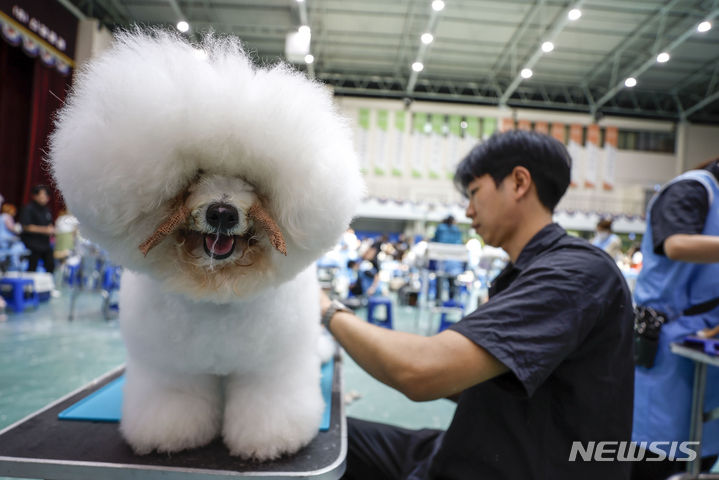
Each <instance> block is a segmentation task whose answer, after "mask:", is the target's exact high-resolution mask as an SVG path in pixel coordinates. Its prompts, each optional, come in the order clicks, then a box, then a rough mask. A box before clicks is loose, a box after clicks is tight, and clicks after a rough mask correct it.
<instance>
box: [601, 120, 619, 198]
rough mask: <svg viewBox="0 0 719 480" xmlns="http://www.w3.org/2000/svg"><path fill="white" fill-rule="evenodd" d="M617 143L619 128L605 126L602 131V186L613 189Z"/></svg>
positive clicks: (605, 188)
mask: <svg viewBox="0 0 719 480" xmlns="http://www.w3.org/2000/svg"><path fill="white" fill-rule="evenodd" d="M618 143H619V130H618V129H617V127H607V129H606V130H605V131H604V168H603V175H602V177H603V181H602V188H604V190H612V189H614V167H615V165H616V162H617V145H618Z"/></svg>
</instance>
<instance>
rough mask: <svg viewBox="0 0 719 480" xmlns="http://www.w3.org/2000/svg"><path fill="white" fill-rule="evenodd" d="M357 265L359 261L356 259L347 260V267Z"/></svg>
mask: <svg viewBox="0 0 719 480" xmlns="http://www.w3.org/2000/svg"><path fill="white" fill-rule="evenodd" d="M355 265H357V262H356V261H354V260H348V261H347V268H352V267H354V266H355Z"/></svg>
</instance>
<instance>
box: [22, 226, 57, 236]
mask: <svg viewBox="0 0 719 480" xmlns="http://www.w3.org/2000/svg"><path fill="white" fill-rule="evenodd" d="M22 229H23V231H25V232H30V233H42V234H45V235H52V234H53V233H55V228H54V227H53V226H52V225H44V226H43V225H23V226H22Z"/></svg>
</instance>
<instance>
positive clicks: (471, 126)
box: [462, 117, 486, 157]
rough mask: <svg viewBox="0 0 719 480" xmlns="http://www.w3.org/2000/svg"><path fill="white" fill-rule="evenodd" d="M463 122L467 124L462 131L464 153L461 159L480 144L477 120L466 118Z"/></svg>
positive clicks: (475, 118)
mask: <svg viewBox="0 0 719 480" xmlns="http://www.w3.org/2000/svg"><path fill="white" fill-rule="evenodd" d="M484 121H486V119H484ZM465 122H466V123H467V127H466V128H465V129H464V141H463V144H462V150H464V153H463V155H462V157H464V156H466V155H467V154H468V153H469V152H470V151H471V150H472V149H473V148H474V147H476V146H477V144H478V143H479V142H480V137H479V118H477V117H467V118H466V120H465Z"/></svg>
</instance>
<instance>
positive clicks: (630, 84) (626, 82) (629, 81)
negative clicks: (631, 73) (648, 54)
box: [624, 77, 637, 88]
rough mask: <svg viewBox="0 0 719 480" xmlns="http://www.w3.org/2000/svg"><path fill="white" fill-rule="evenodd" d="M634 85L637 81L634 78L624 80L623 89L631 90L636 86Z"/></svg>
mask: <svg viewBox="0 0 719 480" xmlns="http://www.w3.org/2000/svg"><path fill="white" fill-rule="evenodd" d="M636 84H637V79H636V78H634V77H629V78H627V79H626V80H624V86H625V87H629V88H632V87H634V86H636Z"/></svg>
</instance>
